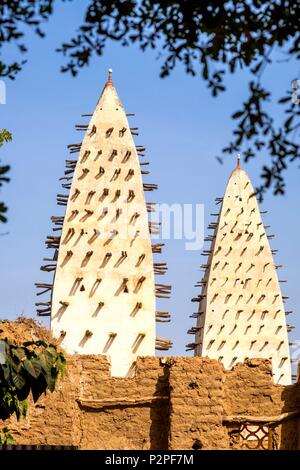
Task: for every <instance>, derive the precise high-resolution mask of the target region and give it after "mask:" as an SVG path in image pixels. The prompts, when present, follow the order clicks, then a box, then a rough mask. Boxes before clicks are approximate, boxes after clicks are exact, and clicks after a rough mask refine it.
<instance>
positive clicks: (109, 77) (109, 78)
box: [107, 69, 113, 85]
mask: <svg viewBox="0 0 300 470" xmlns="http://www.w3.org/2000/svg"><path fill="white" fill-rule="evenodd" d="M112 73H113V71H112V69H108V79H107V85H112Z"/></svg>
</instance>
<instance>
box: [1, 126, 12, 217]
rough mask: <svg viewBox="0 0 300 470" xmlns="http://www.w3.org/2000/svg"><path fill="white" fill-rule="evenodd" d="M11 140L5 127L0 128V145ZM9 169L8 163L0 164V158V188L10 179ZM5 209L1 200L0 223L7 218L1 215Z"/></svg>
mask: <svg viewBox="0 0 300 470" xmlns="http://www.w3.org/2000/svg"><path fill="white" fill-rule="evenodd" d="M11 140H12V135H11V133H10V132H8V131H7V130H6V129H2V130H1V131H0V147H2V145H3V144H4V142H10V141H11ZM9 170H10V166H9V165H1V160H0V188H1V186H2V185H3V183H8V182H9V181H10V179H9V178H8V177H7V173H8V172H9ZM6 211H7V207H6V206H5V204H4V203H3V202H0V223H1V222H6V221H7V218H6V217H5V216H4V215H3V214H4V213H5V212H6Z"/></svg>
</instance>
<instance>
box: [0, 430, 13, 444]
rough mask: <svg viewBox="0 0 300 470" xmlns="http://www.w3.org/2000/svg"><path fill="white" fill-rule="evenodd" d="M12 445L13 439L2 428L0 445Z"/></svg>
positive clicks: (7, 431)
mask: <svg viewBox="0 0 300 470" xmlns="http://www.w3.org/2000/svg"><path fill="white" fill-rule="evenodd" d="M13 443H14V438H13V436H12V435H11V434H10V431H9V429H8V428H2V430H1V431H0V445H8V444H13Z"/></svg>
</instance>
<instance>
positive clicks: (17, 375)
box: [0, 339, 66, 420]
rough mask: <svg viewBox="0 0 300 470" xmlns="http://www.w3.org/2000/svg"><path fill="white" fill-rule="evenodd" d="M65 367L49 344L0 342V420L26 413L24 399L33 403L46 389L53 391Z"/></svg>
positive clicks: (61, 357) (38, 342)
mask: <svg viewBox="0 0 300 470" xmlns="http://www.w3.org/2000/svg"><path fill="white" fill-rule="evenodd" d="M65 364H66V360H65V357H64V355H63V353H61V352H58V351H57V348H56V346H55V345H53V344H47V343H45V342H44V341H29V342H25V343H23V344H22V346H15V345H14V344H12V343H10V342H9V341H8V340H7V339H1V340H0V419H2V420H5V419H7V418H9V417H10V416H12V415H13V414H15V415H16V417H17V419H19V418H20V417H21V416H23V417H25V416H26V413H27V398H28V397H29V395H30V394H31V395H32V397H33V401H34V402H36V401H37V400H38V399H39V398H40V396H41V395H42V394H43V393H46V391H47V390H49V391H50V392H53V391H54V389H55V385H56V381H57V379H58V376H59V374H61V375H62V374H63V371H64V367H65Z"/></svg>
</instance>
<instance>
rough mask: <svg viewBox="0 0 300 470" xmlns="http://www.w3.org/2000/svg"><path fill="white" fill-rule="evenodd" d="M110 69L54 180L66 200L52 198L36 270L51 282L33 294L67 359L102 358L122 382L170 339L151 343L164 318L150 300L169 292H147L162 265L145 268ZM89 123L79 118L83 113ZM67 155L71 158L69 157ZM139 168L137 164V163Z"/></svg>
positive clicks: (127, 138)
mask: <svg viewBox="0 0 300 470" xmlns="http://www.w3.org/2000/svg"><path fill="white" fill-rule="evenodd" d="M111 75H112V74H111V71H110V72H109V78H108V81H107V83H106V85H105V87H104V90H103V92H102V94H101V97H100V100H99V102H98V104H97V106H96V109H95V111H94V114H93V115H90V116H91V120H90V122H89V124H87V125H78V126H76V128H77V129H78V130H79V131H83V132H85V136H84V139H83V141H82V143H78V144H73V145H70V146H69V149H70V153H71V154H72V155H75V156H76V155H77V154H79V156H78V159H72V160H67V161H66V163H67V169H66V171H65V176H64V177H63V178H62V180H63V187H64V189H67V190H70V193H69V194H59V195H58V204H59V205H63V206H66V213H65V216H64V217H61V216H57V217H52V221H53V223H54V225H55V228H54V229H53V230H54V231H55V232H56V231H57V232H59V231H60V230H61V235H60V234H59V235H56V234H54V235H53V236H50V237H48V238H47V241H46V244H47V247H48V248H54V250H55V255H54V257H53V259H50V260H49V259H46V260H47V261H50V264H47V265H45V266H42V268H41V269H42V270H44V271H54V273H55V274H54V282H53V285H52V284H45V283H39V284H37V287H39V288H40V289H41V291H40V292H39V294H42V293H45V292H47V291H52V296H51V300H50V301H49V302H38V303H37V305H38V307H39V309H38V314H39V315H50V314H51V330H52V332H53V334H54V336H55V337H57V338H60V339H61V341H62V346H63V347H64V348H65V349H66V351H67V352H68V353H70V354H73V353H80V354H107V355H109V356H110V358H111V372H112V375H114V376H127V377H130V376H131V375H132V373H133V370H134V363H135V359H136V357H137V356H146V355H154V353H155V347H157V348H159V349H168V348H169V347H170V345H171V342H170V341H168V340H164V339H158V338H156V336H155V329H156V328H155V320H158V321H164V320H165V319H168V316H169V315H168V314H167V315H166V314H165V313H164V312H162V313H160V312H156V311H155V295H158V296H159V297H168V294H169V292H170V286H165V285H162V284H158V285H155V281H154V274H163V273H164V272H165V270H166V267H165V264H164V263H157V264H153V259H152V252H155V253H157V252H158V253H160V251H161V245H159V244H156V245H151V240H150V233H151V232H152V231H156V230H157V228H158V227H157V226H156V225H155V224H153V223H151V222H150V223H149V222H148V214H147V211H148V212H152V211H153V210H154V206H153V204H152V203H146V202H145V198H144V190H145V191H152V190H154V189H156V185H153V184H143V182H142V177H141V173H145V174H147V173H148V171H141V169H140V165H147V164H148V163H147V162H145V163H139V157H143V156H144V150H145V149H144V148H143V147H136V146H135V143H134V141H133V135H136V134H137V133H136V128H134V129H132V128H130V127H129V124H128V120H127V116H126V114H125V111H124V109H123V106H122V104H121V102H120V100H119V97H118V95H117V92H116V90H115V87H114V86H113V83H112V77H111ZM86 116H87V115H86ZM73 158H74V157H73ZM143 168H144V166H143Z"/></svg>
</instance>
